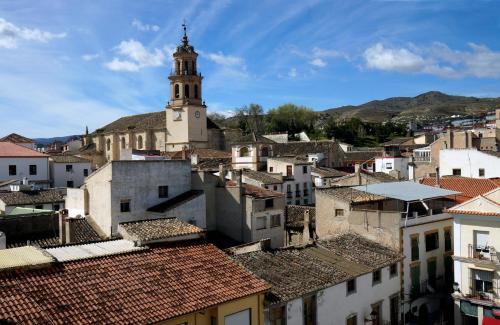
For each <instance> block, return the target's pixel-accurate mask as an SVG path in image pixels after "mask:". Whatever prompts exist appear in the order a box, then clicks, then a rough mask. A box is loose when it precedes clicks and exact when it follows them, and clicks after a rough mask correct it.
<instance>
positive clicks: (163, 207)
mask: <svg viewBox="0 0 500 325" xmlns="http://www.w3.org/2000/svg"><path fill="white" fill-rule="evenodd" d="M203 193H204V192H203V191H202V190H189V191H186V192H184V193H182V194H179V195H177V196H174V197H172V198H170V199H168V200H166V201H165V202H162V203H160V204H157V205H155V206H153V207H151V208H149V209H148V211H151V212H158V213H162V212H166V211H168V210H171V209H173V208H175V207H178V206H180V205H181V204H184V203H186V202H188V201H191V200H192V199H194V198H197V197H198V196H200V195H202V194H203Z"/></svg>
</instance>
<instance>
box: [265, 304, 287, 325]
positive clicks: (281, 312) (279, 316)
mask: <svg viewBox="0 0 500 325" xmlns="http://www.w3.org/2000/svg"><path fill="white" fill-rule="evenodd" d="M285 323H286V322H285V306H279V307H270V309H269V324H270V325H282V324H285Z"/></svg>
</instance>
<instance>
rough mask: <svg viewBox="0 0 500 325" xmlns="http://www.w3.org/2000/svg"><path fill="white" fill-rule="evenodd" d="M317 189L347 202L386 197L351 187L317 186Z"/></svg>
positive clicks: (369, 200) (376, 199)
mask: <svg viewBox="0 0 500 325" xmlns="http://www.w3.org/2000/svg"><path fill="white" fill-rule="evenodd" d="M316 191H318V192H321V193H324V194H327V195H330V196H333V197H336V198H338V199H341V200H343V201H346V202H354V203H357V202H371V201H381V200H384V199H385V197H383V196H380V195H376V194H370V193H366V192H363V191H358V190H355V189H353V188H351V187H329V188H316Z"/></svg>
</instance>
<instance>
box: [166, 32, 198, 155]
mask: <svg viewBox="0 0 500 325" xmlns="http://www.w3.org/2000/svg"><path fill="white" fill-rule="evenodd" d="M182 26H183V29H184V35H183V37H182V40H181V44H180V45H179V46H177V48H176V51H175V52H174V54H173V58H174V66H173V69H172V72H171V73H170V76H169V77H168V79H169V80H170V100H169V102H168V104H167V107H166V118H167V141H166V151H178V150H182V149H183V148H186V147H187V148H193V147H196V148H206V147H207V146H208V134H207V107H206V106H205V103H204V102H203V101H202V91H201V82H202V80H203V77H202V75H201V73H198V69H197V64H196V60H197V58H198V53H196V52H195V50H194V47H193V46H192V45H189V40H188V37H187V33H186V25H185V24H183V25H182Z"/></svg>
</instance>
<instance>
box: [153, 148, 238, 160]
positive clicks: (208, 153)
mask: <svg viewBox="0 0 500 325" xmlns="http://www.w3.org/2000/svg"><path fill="white" fill-rule="evenodd" d="M184 154H185V155H186V157H188V158H189V157H191V155H193V154H196V155H198V159H210V158H231V153H230V152H227V151H220V150H214V149H203V148H193V149H189V150H186V151H185V153H184ZM163 155H164V156H167V157H170V158H171V159H182V156H183V153H182V151H174V152H164V153H163Z"/></svg>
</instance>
